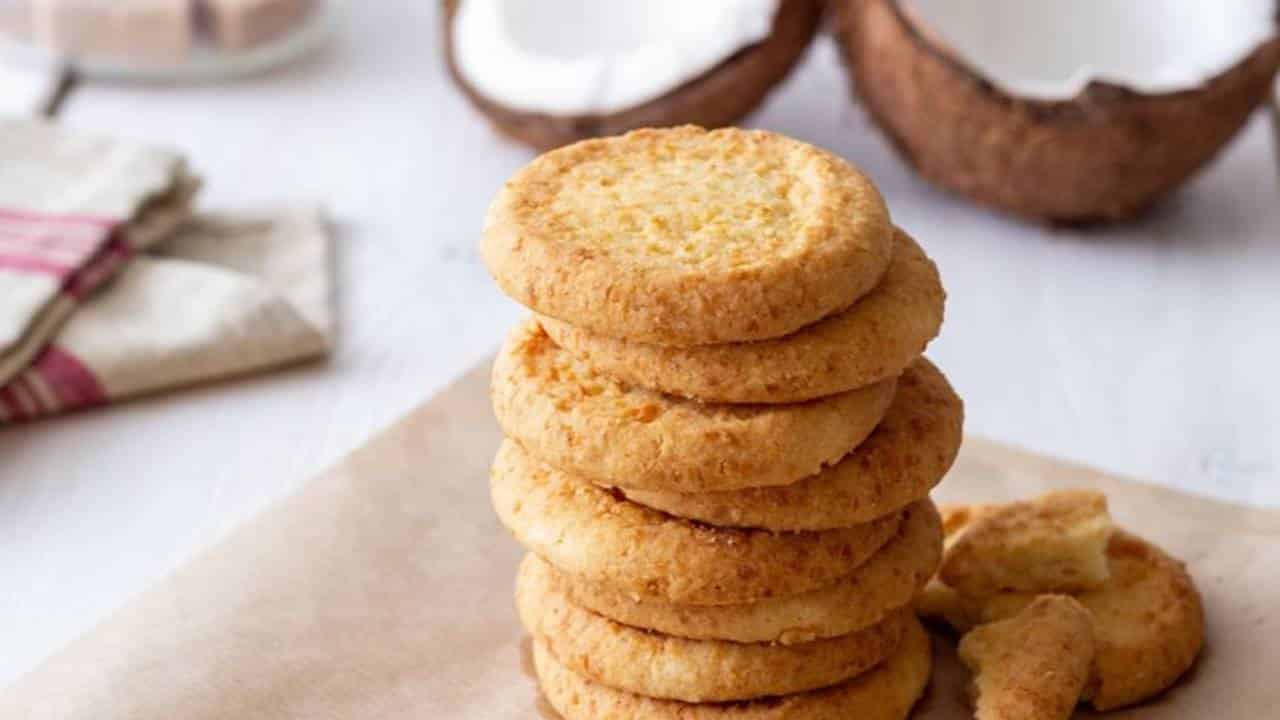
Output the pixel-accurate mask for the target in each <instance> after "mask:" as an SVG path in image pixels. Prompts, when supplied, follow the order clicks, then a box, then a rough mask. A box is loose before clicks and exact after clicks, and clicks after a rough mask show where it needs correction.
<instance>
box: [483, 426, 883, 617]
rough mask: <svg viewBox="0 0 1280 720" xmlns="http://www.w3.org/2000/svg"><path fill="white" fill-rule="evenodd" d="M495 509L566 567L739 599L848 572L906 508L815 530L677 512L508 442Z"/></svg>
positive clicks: (528, 542) (494, 486)
mask: <svg viewBox="0 0 1280 720" xmlns="http://www.w3.org/2000/svg"><path fill="white" fill-rule="evenodd" d="M490 490H491V495H492V499H493V506H494V510H495V511H496V512H497V514H498V517H499V518H500V519H501V520H502V522H503V524H504V525H506V526H507V529H508V530H510V531H511V532H512V533H513V534H514V535H515V536H516V539H517V540H519V541H520V543H521V544H523V545H524V546H525V547H526V548H528V549H529V550H531V551H532V552H535V553H537V554H538V555H539V556H541V557H542V558H543V559H544V560H546V561H548V562H550V563H551V564H552V565H555V566H556V567H557V568H559V569H560V570H562V571H564V572H567V573H571V574H575V575H581V576H583V577H586V578H588V579H591V580H593V581H595V582H600V583H606V584H609V585H612V586H613V587H615V588H617V589H618V590H619V591H621V592H626V593H630V594H632V595H634V596H636V597H639V598H644V599H650V600H665V601H667V602H672V603H680V604H688V605H732V604H735V603H747V602H754V601H757V600H761V599H765V598H775V597H782V596H786V595H798V594H800V593H805V592H808V591H810V590H813V589H816V588H819V587H822V586H824V585H830V584H832V583H834V582H836V581H837V580H839V579H841V578H844V577H848V576H849V575H851V574H853V572H854V571H855V570H856V569H857V568H858V566H860V565H862V564H863V563H864V562H866V561H867V560H868V559H869V558H870V557H871V556H872V555H874V554H875V552H876V551H877V550H879V549H880V548H881V547H883V546H884V544H885V543H886V542H888V541H889V539H890V538H891V537H893V535H894V533H896V532H897V530H898V525H899V524H900V522H901V515H891V516H888V517H885V518H881V519H879V520H876V521H874V522H872V523H867V524H865V525H858V526H856V527H851V528H843V529H840V530H827V531H825V532H815V533H771V532H768V531H764V530H732V529H727V528H716V527H711V526H708V525H702V524H699V523H692V522H689V521H687V520H681V519H679V518H673V517H671V516H670V515H667V514H665V513H660V512H658V511H656V510H651V509H649V508H646V507H644V506H643V505H637V504H636V503H633V502H630V501H628V500H626V499H624V498H622V497H621V496H619V495H617V494H614V493H611V492H609V491H608V490H605V489H603V488H600V487H598V486H596V485H593V484H591V483H588V482H585V481H582V480H578V479H574V478H570V477H569V476H567V475H565V474H564V473H561V472H559V471H557V470H554V469H552V468H550V467H548V466H546V465H542V464H540V463H538V462H537V461H536V460H534V459H532V458H531V457H529V456H528V455H527V454H526V453H525V452H524V451H523V450H521V449H520V447H519V446H518V445H516V444H515V443H513V442H511V441H506V442H504V443H503V445H502V448H501V449H500V450H499V451H498V456H497V458H495V459H494V464H493V469H492V471H491V473H490Z"/></svg>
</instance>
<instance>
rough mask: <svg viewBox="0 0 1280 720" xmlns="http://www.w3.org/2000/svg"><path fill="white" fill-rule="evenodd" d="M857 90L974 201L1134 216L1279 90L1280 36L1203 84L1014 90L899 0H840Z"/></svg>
mask: <svg viewBox="0 0 1280 720" xmlns="http://www.w3.org/2000/svg"><path fill="white" fill-rule="evenodd" d="M833 5H834V6H835V15H836V23H837V37H838V38H839V41H840V43H841V45H842V46H843V49H844V55H845V59H846V61H847V63H848V65H849V66H850V69H851V74H852V76H853V81H854V86H855V91H856V92H857V93H858V94H859V95H860V96H861V98H862V101H863V104H864V105H865V107H866V109H867V111H868V112H869V113H870V115H871V117H872V119H873V120H874V121H875V122H876V124H877V125H879V126H880V127H881V128H882V129H883V130H884V131H885V133H886V134H887V135H888V136H889V138H890V139H891V140H892V141H893V143H894V145H895V146H896V148H897V149H898V151H899V152H900V153H901V155H902V156H903V158H904V159H905V160H906V161H907V162H908V163H910V164H911V165H912V166H914V167H915V168H916V169H917V170H918V171H919V172H920V174H921V175H923V176H924V177H925V178H926V179H928V180H929V181H931V182H933V183H935V184H937V185H940V186H942V187H943V188H947V189H950V190H952V191H954V192H956V193H958V194H960V195H963V196H965V197H967V198H969V199H971V200H973V201H975V202H978V203H980V204H983V205H987V206H990V207H993V208H997V209H1000V210H1004V211H1006V212H1009V213H1013V214H1015V215H1019V216H1023V217H1027V218H1031V219H1036V220H1041V221H1049V222H1055V223H1071V224H1075V223H1091V222H1106V221H1116V220H1124V219H1129V218H1133V217H1135V216H1137V215H1139V214H1141V213H1142V212H1143V211H1144V210H1146V209H1148V208H1150V207H1151V206H1152V205H1153V204H1154V203H1156V202H1157V201H1158V200H1160V199H1161V198H1163V197H1164V196H1166V195H1167V194H1168V193H1170V192H1171V191H1173V190H1174V189H1176V188H1178V187H1179V186H1180V185H1182V184H1183V183H1184V182H1186V181H1187V180H1188V179H1189V178H1190V177H1191V176H1193V175H1194V174H1195V173H1196V172H1197V171H1198V170H1200V169H1201V168H1203V167H1204V166H1205V165H1206V164H1208V163H1209V161H1210V160H1212V159H1213V157H1214V156H1215V155H1216V154H1217V153H1218V152H1219V151H1220V150H1221V149H1222V148H1223V147H1224V146H1225V145H1226V144H1227V142H1228V141H1230V140H1231V139H1232V137H1234V136H1235V135H1236V134H1237V133H1238V132H1239V131H1240V129H1241V128H1242V127H1243V126H1244V124H1245V122H1246V121H1247V120H1248V118H1249V116H1250V114H1251V113H1252V112H1253V111H1254V110H1255V109H1256V108H1257V107H1258V106H1259V105H1260V104H1261V103H1263V102H1264V101H1265V100H1266V99H1267V98H1268V97H1269V96H1270V93H1271V84H1272V81H1273V78H1274V77H1275V75H1276V71H1277V68H1278V67H1280V33H1278V34H1277V35H1276V36H1274V37H1273V38H1272V40H1270V41H1269V42H1267V43H1266V44H1264V45H1263V46H1261V47H1260V48H1258V49H1257V50H1256V51H1254V52H1253V53H1252V54H1251V55H1249V56H1248V57H1247V58H1245V59H1244V60H1242V61H1241V62H1240V63H1238V64H1237V65H1235V66H1234V67H1232V68H1231V69H1229V70H1227V71H1226V72H1224V73H1222V74H1220V75H1218V76H1217V77H1215V78H1213V79H1211V80H1209V81H1208V82H1206V83H1204V84H1203V85H1202V86H1200V87H1199V88H1197V89H1194V90H1188V91H1183V92H1177V93H1167V94H1141V93H1138V92H1134V91H1132V90H1129V89H1126V88H1123V87H1120V86H1117V85H1111V84H1107V83H1094V84H1092V85H1090V86H1089V87H1088V88H1086V89H1085V90H1084V91H1083V92H1082V93H1080V95H1079V96H1077V97H1076V98H1074V99H1072V100H1069V101H1061V102H1056V101H1041V100H1029V99H1021V98H1018V97H1014V96H1012V95H1010V94H1008V93H1006V92H1004V91H1002V90H1001V89H1000V88H998V87H996V86H994V85H993V84H992V83H990V82H988V81H987V80H985V79H984V78H982V77H981V76H979V75H978V74H977V73H976V72H975V71H973V70H971V69H970V68H969V67H968V66H967V65H965V64H964V63H963V62H962V61H961V60H960V59H959V58H957V57H955V56H954V55H953V54H951V53H950V52H949V51H948V49H947V48H946V47H945V45H943V44H942V42H941V41H940V39H939V38H937V37H936V36H934V35H933V34H932V33H931V32H930V31H929V30H928V29H927V28H923V27H918V26H917V25H916V24H914V23H913V22H912V21H911V20H910V19H909V18H908V16H907V15H906V14H905V13H904V12H903V10H902V8H901V6H900V3H899V2H898V0H837V1H836V2H834V3H833Z"/></svg>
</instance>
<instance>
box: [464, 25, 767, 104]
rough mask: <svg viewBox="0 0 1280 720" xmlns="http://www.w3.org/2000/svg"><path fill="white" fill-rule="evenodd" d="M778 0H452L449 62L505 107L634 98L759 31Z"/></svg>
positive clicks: (670, 83)
mask: <svg viewBox="0 0 1280 720" xmlns="http://www.w3.org/2000/svg"><path fill="white" fill-rule="evenodd" d="M779 2H780V0H624V1H622V2H615V1H612V0H461V2H460V3H459V7H458V10H457V13H456V14H455V16H454V20H453V23H454V24H453V28H452V31H453V42H454V62H455V64H456V67H457V69H458V71H459V73H460V74H461V75H462V77H463V78H464V79H465V80H466V82H467V83H468V84H470V85H471V86H472V87H473V88H474V89H475V90H476V91H478V92H479V93H480V94H481V95H484V96H485V97H487V98H489V99H490V100H493V101H495V102H497V103H500V104H501V105H503V106H506V107H508V108H511V109H513V110H519V111H526V112H541V113H547V114H554V115H588V114H609V113H614V112H618V111H622V110H626V109H629V108H632V107H635V106H638V105H642V104H644V103H646V102H648V101H650V100H654V99H656V98H659V97H661V96H663V95H665V94H667V93H669V92H671V91H672V90H674V89H675V88H677V87H679V86H680V85H682V84H684V83H685V82H688V81H689V80H692V79H694V78H697V77H698V76H700V75H702V74H704V73H706V72H707V71H709V70H711V69H712V68H714V67H715V66H716V65H718V64H720V63H721V62H723V61H724V60H726V59H727V58H729V57H730V56H732V55H733V54H734V53H736V52H737V51H738V50H740V49H742V48H744V47H747V46H749V45H753V44H755V43H757V42H760V41H762V40H764V39H765V38H767V37H768V36H769V32H770V30H771V28H772V26H773V18H774V15H775V14H776V12H777V9H778V4H779Z"/></svg>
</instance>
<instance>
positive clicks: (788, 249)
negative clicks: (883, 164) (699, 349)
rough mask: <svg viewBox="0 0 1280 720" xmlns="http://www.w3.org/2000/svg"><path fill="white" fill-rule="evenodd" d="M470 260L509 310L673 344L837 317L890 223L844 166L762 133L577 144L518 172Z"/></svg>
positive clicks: (884, 248) (873, 265)
mask: <svg viewBox="0 0 1280 720" xmlns="http://www.w3.org/2000/svg"><path fill="white" fill-rule="evenodd" d="M480 254H481V256H482V257H483V258H484V261H485V263H486V264H487V265H488V267H489V271H490V272H491V273H492V274H493V276H494V279H495V280H497V283H498V285H499V286H500V287H501V288H502V289H503V291H504V292H506V293H507V294H508V295H510V296H511V297H513V298H515V299H516V300H517V301H519V302H520V303H522V304H524V305H526V306H528V307H530V308H532V309H534V310H536V311H537V312H539V313H541V314H543V315H547V316H550V317H554V318H558V319H560V320H563V321H565V322H570V323H573V324H574V325H577V326H579V327H583V328H586V329H588V330H590V331H591V332H593V333H597V334H599V335H604V336H607V337H615V338H626V339H630V340H634V341H637V342H648V343H656V344H661V345H673V346H692V345H705V344H710V343H725V342H742V341H750V340H763V339H766V338H773V337H780V336H782V335H786V334H788V333H791V332H795V331H796V330H799V329H800V328H802V327H804V326H805V325H809V324H811V323H814V322H816V321H818V320H821V319H822V318H824V317H826V316H828V315H830V314H832V313H835V312H839V311H840V310H843V309H845V308H847V307H849V306H850V305H851V304H853V302H854V301H855V300H857V299H858V298H859V297H861V296H862V295H863V294H865V293H866V292H867V291H868V290H870V289H871V288H872V287H874V286H875V285H876V283H877V282H878V281H879V280H880V277H881V276H882V275H883V274H884V271H885V268H886V267H887V266H888V264H889V258H890V256H891V255H892V254H893V232H892V229H891V224H890V222H889V212H888V210H887V209H886V208H885V205H884V201H883V199H881V197H880V193H879V192H877V190H876V188H875V186H874V185H872V184H871V182H870V181H869V180H868V179H867V178H866V177H865V176H863V175H862V173H860V172H858V171H857V170H855V169H854V168H853V167H852V166H850V165H849V164H848V163H847V162H845V161H844V160H842V159H840V158H838V157H836V156H834V155H832V154H831V153H828V152H826V151H824V150H821V149H819V148H816V147H814V146H812V145H808V144H806V143H802V142H799V141H797V140H793V139H791V138H788V137H785V136H782V135H778V134H776V133H771V132H765V131H761V130H742V129H738V128H725V129H722V130H713V131H710V132H708V131H706V130H703V129H702V128H699V127H695V126H691V125H687V126H683V127H677V128H664V129H645V130H637V131H633V132H630V133H627V134H626V135H621V136H617V137H611V138H602V139H596V140H586V141H583V142H579V143H576V144H574V145H570V146H568V147H565V148H561V149H559V150H554V151H552V152H549V153H546V154H545V155H542V156H540V157H538V158H537V159H535V160H534V161H533V162H532V163H530V164H529V165H527V166H525V167H524V169H522V170H520V171H519V172H517V173H516V174H515V175H514V176H513V177H512V178H511V179H510V180H508V181H507V183H506V185H504V186H503V188H502V190H501V191H500V192H499V193H498V196H497V197H496V198H495V199H494V201H493V204H492V205H491V206H490V207H489V212H488V215H487V216H486V218H485V226H484V239H483V241H482V242H481V246H480Z"/></svg>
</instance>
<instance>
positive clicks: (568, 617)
mask: <svg viewBox="0 0 1280 720" xmlns="http://www.w3.org/2000/svg"><path fill="white" fill-rule="evenodd" d="M545 567H546V566H545V564H543V563H542V562H541V561H537V560H535V559H534V558H533V556H528V557H526V558H525V561H524V563H522V564H521V566H520V573H519V576H518V577H517V579H516V608H517V610H518V611H519V613H520V618H521V621H522V622H523V623H524V626H525V629H526V630H528V631H529V633H530V634H531V635H533V636H534V637H535V638H537V639H538V640H539V641H540V642H542V643H543V644H545V645H546V647H547V649H548V650H550V651H551V652H552V654H554V655H555V656H556V658H557V659H559V661H560V662H561V663H562V664H564V665H565V666H566V667H568V668H569V669H571V670H573V671H574V672H576V673H578V674H580V675H582V676H584V677H586V678H588V679H590V680H592V681H593V682H598V683H600V684H602V685H606V686H608V687H612V688H616V689H618V690H626V691H628V692H634V693H638V694H640V695H648V696H649V697H655V698H666V699H670V700H682V701H685V702H724V701H730V700H749V699H753V698H759V697H766V696H771V695H786V694H790V693H797V692H805V691H807V690H814V689H817V688H821V687H827V686H830V685H835V684H837V683H840V682H843V681H845V680H848V679H849V678H851V677H853V676H855V675H858V674H860V673H863V672H866V671H867V670H870V669H871V668H872V667H874V666H876V665H879V664H880V663H881V662H882V661H883V660H884V659H885V658H887V657H889V656H890V655H892V654H893V652H894V651H895V650H896V649H897V647H898V644H899V643H900V642H901V640H902V636H903V634H904V632H905V630H906V626H907V622H908V618H909V617H910V611H909V610H908V611H899V612H896V613H894V614H893V615H890V616H889V617H888V618H886V619H885V620H884V621H883V622H881V623H878V624H876V625H872V626H870V627H868V628H864V629H862V630H860V631H858V632H855V633H850V634H848V635H842V636H840V637H836V638H831V639H828V640H818V641H816V642H810V643H804V644H799V645H776V644H770V643H734V642H724V641H720V640H688V639H685V638H676V637H669V636H666V635H659V634H657V633H651V632H647V631H644V630H639V629H636V628H632V627H628V626H626V625H622V624H620V623H616V622H614V621H612V620H609V619H607V618H605V617H603V616H601V615H597V614H595V613H593V612H591V611H589V610H586V609H583V608H581V607H579V606H577V605H574V604H573V603H572V602H570V601H569V599H568V598H567V597H565V595H563V594H562V593H559V592H557V591H556V590H555V589H554V587H553V586H552V584H551V582H550V579H549V577H548V574H547V573H546V572H545Z"/></svg>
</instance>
